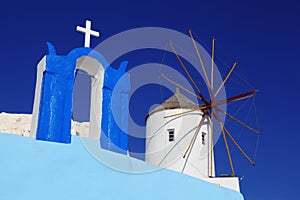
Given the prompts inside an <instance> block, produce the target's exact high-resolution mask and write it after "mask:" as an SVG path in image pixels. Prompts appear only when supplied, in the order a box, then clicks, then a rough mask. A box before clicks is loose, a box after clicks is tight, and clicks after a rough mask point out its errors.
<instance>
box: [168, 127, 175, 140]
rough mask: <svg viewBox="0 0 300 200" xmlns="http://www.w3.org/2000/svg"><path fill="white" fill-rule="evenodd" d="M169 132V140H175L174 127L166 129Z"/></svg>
mask: <svg viewBox="0 0 300 200" xmlns="http://www.w3.org/2000/svg"><path fill="white" fill-rule="evenodd" d="M168 133H169V142H173V141H174V140H175V129H168Z"/></svg>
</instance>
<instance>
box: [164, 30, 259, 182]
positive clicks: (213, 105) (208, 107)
mask: <svg viewBox="0 0 300 200" xmlns="http://www.w3.org/2000/svg"><path fill="white" fill-rule="evenodd" d="M188 32H189V34H190V37H191V40H192V43H193V46H194V48H195V51H196V53H197V57H198V60H199V63H200V66H201V69H202V71H203V74H204V78H205V82H206V84H207V86H208V89H209V95H210V99H209V100H207V99H206V98H205V97H204V96H203V94H202V93H201V91H200V89H199V87H198V86H197V84H196V82H195V81H194V80H193V78H192V76H191V74H190V73H189V71H188V69H187V68H186V66H185V65H184V63H183V62H182V60H181V58H180V56H179V55H178V53H177V51H176V49H175V47H174V45H173V44H172V43H171V42H169V45H170V47H171V49H172V51H173V52H174V54H175V55H176V58H177V60H178V62H179V63H180V66H181V67H182V68H183V70H184V71H185V73H186V75H187V76H188V78H189V81H190V82H191V83H192V85H193V87H194V88H195V89H196V91H197V94H195V93H194V92H193V91H190V90H188V89H187V88H185V87H184V86H182V85H181V84H179V83H177V82H175V81H173V80H172V79H171V78H169V77H167V76H166V75H165V74H160V75H161V76H162V77H163V78H164V79H166V80H167V81H169V82H170V83H171V84H173V85H175V86H176V87H178V88H180V89H181V90H183V91H185V92H187V93H188V94H190V95H192V96H194V97H196V98H197V99H199V100H201V101H202V102H203V103H204V105H199V108H197V109H191V110H188V111H184V112H181V113H176V114H172V115H168V116H165V117H164V118H170V117H178V116H182V115H185V114H188V113H191V112H194V111H197V110H200V111H201V112H202V113H203V115H202V118H201V119H200V120H199V123H198V126H197V128H196V130H195V132H194V135H193V137H192V138H191V141H190V142H189V145H188V146H187V149H186V151H185V152H184V155H183V158H185V157H186V156H187V154H189V153H190V152H191V148H192V146H193V144H194V141H195V140H196V138H197V135H198V132H199V130H200V127H201V124H202V123H203V121H204V119H205V117H206V116H209V117H210V121H211V122H210V124H211V130H210V152H212V150H213V149H212V148H213V130H214V124H213V122H214V119H216V120H217V122H218V124H219V126H220V127H221V133H222V136H223V140H224V143H225V147H226V151H227V155H228V159H229V163H230V167H231V171H232V175H233V176H234V175H235V171H234V167H233V161H232V158H231V153H230V150H229V145H228V141H227V136H228V137H229V138H230V140H231V141H232V142H233V143H234V145H235V146H236V147H237V148H238V149H239V151H240V152H241V153H242V154H243V155H244V156H245V158H246V159H247V160H248V161H249V162H250V163H251V164H252V165H255V162H254V161H253V160H252V159H251V158H250V157H249V156H248V155H247V154H246V153H245V151H244V150H243V149H242V148H241V147H240V145H239V144H238V143H237V142H236V140H235V139H234V138H233V136H232V135H231V134H230V133H229V131H228V129H227V128H226V127H225V126H224V124H223V122H222V121H221V117H220V113H223V114H224V115H225V116H227V117H229V118H230V119H232V120H234V121H235V122H237V123H239V124H240V125H242V126H243V127H245V128H247V129H249V130H251V131H252V132H254V133H256V134H261V133H260V132H259V131H257V130H256V129H254V128H252V127H250V126H249V125H247V124H245V123H244V122H242V121H241V120H239V119H237V118H235V117H234V116H232V115H230V114H228V113H227V112H225V111H223V110H222V109H221V108H219V106H221V105H223V104H226V103H230V102H236V101H240V100H244V99H247V98H251V97H253V96H254V95H255V93H257V92H258V90H252V91H249V92H245V93H242V94H238V95H236V96H232V97H229V98H226V99H223V100H219V101H215V97H216V96H217V95H218V94H219V92H220V91H221V89H222V88H223V87H224V86H225V83H226V82H227V81H228V80H229V78H230V76H231V74H232V72H233V71H234V69H235V68H236V65H237V62H234V64H233V65H232V67H231V69H230V71H229V72H228V74H227V75H226V77H225V79H224V80H223V82H222V83H221V84H220V85H219V86H218V87H217V90H216V92H215V93H213V91H214V86H215V84H214V57H215V56H214V50H215V39H214V38H212V54H211V59H212V60H211V74H210V80H209V78H208V74H207V71H206V69H205V66H204V63H203V60H202V57H201V54H200V52H199V49H198V47H197V43H196V42H195V39H194V37H193V34H192V31H191V30H190V29H189V30H188ZM209 160H210V176H212V171H213V170H212V165H213V164H212V163H213V157H212V153H211V154H210V159H209Z"/></svg>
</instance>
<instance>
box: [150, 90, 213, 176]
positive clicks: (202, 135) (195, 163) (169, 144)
mask: <svg viewBox="0 0 300 200" xmlns="http://www.w3.org/2000/svg"><path fill="white" fill-rule="evenodd" d="M190 110H194V111H193V112H189V111H190ZM184 112H188V113H186V114H182V115H180V116H179V115H177V114H178V113H184ZM202 116H203V111H201V109H199V105H198V104H196V103H194V102H192V101H191V100H190V99H188V98H187V97H186V96H184V95H183V94H182V93H181V92H180V91H179V89H178V88H177V89H176V92H175V94H174V95H173V96H171V97H170V98H169V99H167V100H166V101H165V102H163V103H162V104H161V105H159V106H158V107H156V108H155V109H154V110H152V112H150V113H149V114H148V115H147V118H146V120H147V121H146V124H147V127H146V155H145V160H146V162H150V163H152V164H155V165H158V166H160V167H163V168H168V169H171V170H174V171H178V172H182V173H185V174H188V175H190V176H194V177H196V178H200V179H206V178H209V176H210V175H212V176H215V170H214V162H212V163H211V164H212V167H209V166H210V160H209V158H210V155H211V154H212V157H213V151H212V152H210V149H212V148H210V145H211V144H210V143H209V140H210V138H209V137H210V134H209V130H210V119H209V117H208V116H205V117H203V118H202ZM199 122H201V124H202V125H201V126H198V124H199ZM195 131H196V132H197V134H196V135H193V132H195ZM197 136H198V137H197ZM192 137H195V139H194V140H192ZM190 141H193V142H192V143H190ZM189 143H190V144H189ZM187 146H188V147H189V148H188V149H187ZM183 152H185V155H184V156H182V155H183ZM210 170H212V171H211V172H210Z"/></svg>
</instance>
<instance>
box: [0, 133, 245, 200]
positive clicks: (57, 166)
mask: <svg viewBox="0 0 300 200" xmlns="http://www.w3.org/2000/svg"><path fill="white" fill-rule="evenodd" d="M107 154H109V155H108V156H110V157H111V158H112V159H116V160H118V159H120V158H124V157H125V156H124V155H120V154H116V153H112V152H107ZM0 160H1V163H0V199H1V200H10V199H12V200H16V199H18V200H19V199H29V200H69V199H70V200H100V199H104V200H110V199H113V200H118V199H130V200H135V199H138V200H140V199H143V200H159V199H172V200H176V199H178V200H179V199H180V200H182V199H188V200H191V199H205V200H225V199H226V200H227V199H228V200H243V197H242V195H241V194H240V193H238V192H235V191H232V190H229V189H225V188H221V187H219V186H216V185H213V184H210V183H206V182H204V181H201V180H197V179H195V178H192V177H189V176H186V175H183V174H179V173H176V172H172V171H169V170H165V169H163V170H158V171H156V172H152V173H147V174H129V173H123V172H119V171H116V170H113V169H110V168H108V167H106V166H104V165H103V164H101V163H100V162H98V161H97V160H96V159H94V158H93V157H92V156H91V155H90V154H89V153H88V152H87V151H86V150H85V148H84V147H83V146H82V144H81V141H80V139H79V137H74V136H73V137H72V143H71V144H60V143H52V142H44V141H36V140H34V139H32V138H26V137H22V136H17V135H9V134H1V133H0ZM120 160H122V159H120ZM132 162H133V164H137V165H144V167H148V166H149V164H146V163H144V162H142V161H139V160H132ZM149 167H151V166H149Z"/></svg>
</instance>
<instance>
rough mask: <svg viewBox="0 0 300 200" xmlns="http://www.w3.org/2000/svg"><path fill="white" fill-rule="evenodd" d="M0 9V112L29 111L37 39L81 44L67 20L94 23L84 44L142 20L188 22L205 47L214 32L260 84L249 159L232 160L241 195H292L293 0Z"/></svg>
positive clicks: (220, 46)
mask: <svg viewBox="0 0 300 200" xmlns="http://www.w3.org/2000/svg"><path fill="white" fill-rule="evenodd" d="M0 10H1V12H0V20H1V24H0V25H1V37H0V44H1V45H0V48H1V51H0V52H1V54H0V59H1V64H0V69H1V72H0V91H1V93H2V95H1V98H0V112H3V111H5V112H17V113H31V110H32V104H33V93H34V86H35V72H36V64H37V63H38V61H39V60H40V59H41V58H42V56H43V55H45V54H46V53H47V49H46V45H45V42H46V41H50V42H52V43H53V44H54V45H55V46H56V47H57V52H58V53H59V54H66V53H68V52H69V51H70V50H72V49H73V48H75V47H80V46H82V43H83V36H82V34H80V33H77V32H75V26H76V25H84V21H85V19H91V20H92V21H93V25H92V26H93V27H95V29H97V30H100V31H101V37H100V38H98V39H92V47H94V46H96V45H97V44H98V43H100V42H101V41H103V40H104V39H106V38H108V37H110V36H112V35H114V34H116V33H118V32H121V31H124V30H127V29H131V28H136V27H144V26H159V27H166V28H171V29H174V30H177V31H180V32H183V33H187V28H189V27H190V28H192V29H193V31H194V33H196V34H197V36H198V37H199V38H201V41H200V42H202V44H203V45H206V46H208V47H210V39H211V37H212V36H215V37H216V39H217V43H216V49H217V50H216V53H217V55H218V57H220V58H221V59H222V60H223V61H224V62H226V63H227V64H228V65H231V63H232V62H233V60H235V59H236V60H238V62H239V64H238V65H239V67H240V68H239V70H240V72H242V74H244V75H245V76H246V78H247V80H248V81H249V82H250V83H251V84H252V85H254V86H255V88H257V89H259V90H260V93H259V94H258V95H257V98H256V100H257V101H256V102H257V104H256V105H257V110H258V113H259V116H258V118H259V121H260V128H261V131H262V132H263V135H262V137H261V139H260V144H259V151H258V155H257V160H256V163H257V166H256V167H249V166H248V165H247V166H246V165H244V163H243V162H242V161H241V163H240V162H239V161H238V162H237V165H240V166H237V169H238V175H241V176H245V178H244V179H243V181H241V184H242V192H243V194H244V195H245V198H246V199H249V200H252V199H253V200H254V199H255V200H260V199H272V200H273V199H289V200H294V199H295V200H296V199H299V197H298V196H297V192H296V191H297V185H298V179H299V178H300V176H299V173H298V169H299V168H300V161H299V154H300V150H299V144H298V143H299V140H300V136H299V134H298V133H299V131H298V130H299V128H298V123H299V122H298V120H299V117H298V113H300V109H299V106H298V101H299V100H298V99H300V94H299V88H298V87H299V85H300V79H299V78H298V76H299V73H300V61H299V58H298V57H297V56H298V54H299V53H300V37H299V36H300V28H299V27H300V3H298V2H297V1H290V0H288V1H262V2H261V1H251V2H248V3H245V2H241V1H203V2H201V1H190V0H186V1H168V2H162V1H157V0H152V1H131V2H127V1H120V2H117V1H105V2H104V1H94V2H93V1H88V0H86V1H81V2H79V1H78V2H76V1H68V2H67V1H64V2H62V1H55V0H52V1H46V0H45V1H36V2H34V1H20V2H15V1H7V2H5V3H4V2H2V3H1V9H0ZM208 51H210V49H208ZM143 114H144V113H141V115H143ZM238 155H239V154H238ZM240 157H242V156H240ZM217 162H218V161H217Z"/></svg>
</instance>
